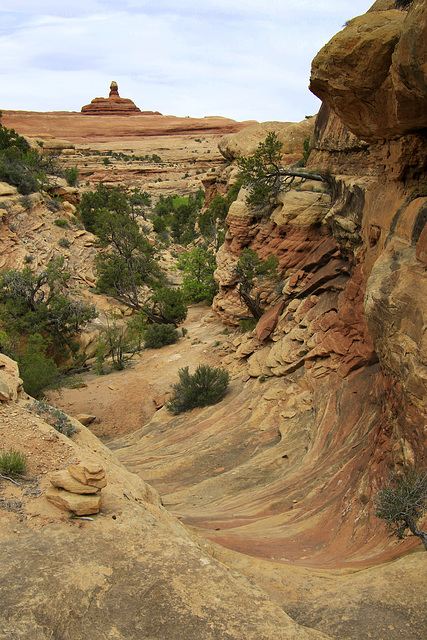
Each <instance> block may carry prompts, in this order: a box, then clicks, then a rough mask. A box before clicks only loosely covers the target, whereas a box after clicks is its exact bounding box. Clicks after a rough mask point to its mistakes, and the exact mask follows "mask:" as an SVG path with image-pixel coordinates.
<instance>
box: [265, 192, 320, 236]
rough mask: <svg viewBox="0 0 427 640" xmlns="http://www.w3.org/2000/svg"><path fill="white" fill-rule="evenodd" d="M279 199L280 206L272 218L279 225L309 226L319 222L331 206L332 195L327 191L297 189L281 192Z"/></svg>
mask: <svg viewBox="0 0 427 640" xmlns="http://www.w3.org/2000/svg"><path fill="white" fill-rule="evenodd" d="M277 201H278V203H279V206H278V207H276V209H275V210H274V211H273V213H272V215H271V219H272V220H273V221H274V222H275V223H276V224H277V225H278V226H285V225H293V226H299V227H309V226H311V225H315V224H319V223H320V222H322V220H323V219H324V217H325V216H326V214H327V213H328V211H329V209H330V206H331V197H330V195H329V194H327V193H317V192H315V191H296V190H295V189H292V190H291V191H288V192H287V193H281V194H279V196H278V198H277Z"/></svg>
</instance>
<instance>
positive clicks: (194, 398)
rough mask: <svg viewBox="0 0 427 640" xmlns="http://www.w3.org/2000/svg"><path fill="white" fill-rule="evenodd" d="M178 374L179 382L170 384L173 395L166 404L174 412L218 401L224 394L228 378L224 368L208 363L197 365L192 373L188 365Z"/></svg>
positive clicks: (181, 411)
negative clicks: (210, 365) (211, 365)
mask: <svg viewBox="0 0 427 640" xmlns="http://www.w3.org/2000/svg"><path fill="white" fill-rule="evenodd" d="M178 375H179V382H177V383H176V384H174V385H173V386H172V389H173V397H172V398H171V400H169V402H168V403H167V405H166V406H167V408H168V409H169V410H170V411H172V413H175V414H178V413H183V412H184V411H190V410H191V409H194V408H195V407H205V406H207V405H209V404H214V403H215V402H218V400H220V399H221V398H222V397H223V396H224V395H225V392H226V391H227V387H228V383H229V380H230V377H229V375H228V372H227V371H225V369H217V368H215V367H209V366H208V365H199V366H198V367H197V369H196V371H195V372H194V373H193V374H192V375H191V374H190V373H189V371H188V367H184V368H183V369H180V370H179V371H178Z"/></svg>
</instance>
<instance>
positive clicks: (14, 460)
mask: <svg viewBox="0 0 427 640" xmlns="http://www.w3.org/2000/svg"><path fill="white" fill-rule="evenodd" d="M27 461H28V460H27V456H26V455H25V454H24V453H22V452H21V451H16V449H13V448H11V449H8V450H7V451H6V450H4V449H2V450H1V451H0V473H2V474H4V475H5V476H23V475H24V474H25V471H26V469H27Z"/></svg>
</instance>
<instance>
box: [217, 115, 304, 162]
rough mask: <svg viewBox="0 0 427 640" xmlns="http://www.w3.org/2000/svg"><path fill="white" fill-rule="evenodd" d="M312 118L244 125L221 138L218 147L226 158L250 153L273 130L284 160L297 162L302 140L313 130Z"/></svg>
mask: <svg viewBox="0 0 427 640" xmlns="http://www.w3.org/2000/svg"><path fill="white" fill-rule="evenodd" d="M313 127H314V118H306V119H305V120H303V121H302V122H262V123H260V124H256V125H253V126H251V127H246V128H245V129H244V130H242V131H239V132H238V133H237V134H228V135H226V136H224V137H223V138H221V140H220V141H219V144H218V148H219V150H220V152H221V153H222V155H223V156H224V157H225V158H226V159H227V160H230V161H232V160H235V159H236V158H240V157H245V156H250V155H252V154H253V153H254V152H255V151H256V150H257V148H258V145H259V143H260V142H264V140H265V138H266V137H267V134H268V133H270V132H271V131H274V132H275V133H276V134H277V137H278V139H279V140H280V142H282V144H283V146H282V153H283V155H284V158H283V159H284V162H285V163H287V164H289V163H292V162H297V161H298V160H299V159H300V158H301V156H302V154H303V152H304V140H305V139H306V138H309V137H310V136H311V134H312V132H313Z"/></svg>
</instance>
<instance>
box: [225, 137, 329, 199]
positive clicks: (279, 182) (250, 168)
mask: <svg viewBox="0 0 427 640" xmlns="http://www.w3.org/2000/svg"><path fill="white" fill-rule="evenodd" d="M282 147H283V144H282V142H280V140H279V139H278V137H277V134H276V133H275V132H274V131H270V132H269V133H268V134H267V137H266V139H265V140H264V142H260V143H259V145H258V148H257V150H256V151H255V153H253V154H252V155H251V156H249V157H248V158H238V160H237V164H238V166H239V168H240V179H241V181H242V185H243V186H244V187H246V188H247V189H248V191H249V195H248V197H247V199H246V202H247V203H248V204H249V205H253V206H255V207H258V206H264V205H266V204H268V203H269V201H270V199H271V198H275V197H276V196H277V194H278V193H279V192H281V191H289V189H290V188H291V186H292V184H293V182H294V180H295V179H296V178H299V179H301V180H307V179H309V180H317V181H320V182H325V178H323V177H322V176H321V175H319V174H318V173H313V172H309V171H305V170H303V169H298V168H293V167H290V168H284V167H283V166H282Z"/></svg>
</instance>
